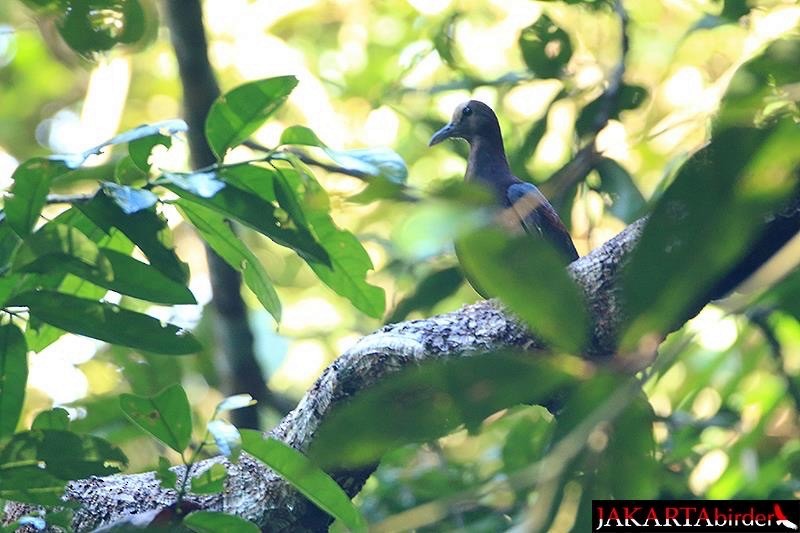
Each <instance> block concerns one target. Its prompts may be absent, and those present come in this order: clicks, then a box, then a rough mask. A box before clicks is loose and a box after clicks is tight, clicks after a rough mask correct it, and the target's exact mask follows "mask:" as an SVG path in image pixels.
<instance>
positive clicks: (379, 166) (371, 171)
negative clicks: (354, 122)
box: [326, 148, 408, 183]
mask: <svg viewBox="0 0 800 533" xmlns="http://www.w3.org/2000/svg"><path fill="white" fill-rule="evenodd" d="M326 153H327V154H328V155H329V156H330V157H331V159H333V160H334V161H336V162H337V163H338V164H340V165H341V166H343V167H344V168H347V169H350V170H355V171H358V172H362V173H363V174H366V175H367V176H372V177H375V178H385V179H387V180H389V181H391V182H393V183H405V182H406V178H408V168H406V163H405V161H403V158H402V157H400V156H399V155H398V154H397V152H395V151H394V150H391V149H389V148H361V149H357V150H332V149H328V150H326Z"/></svg>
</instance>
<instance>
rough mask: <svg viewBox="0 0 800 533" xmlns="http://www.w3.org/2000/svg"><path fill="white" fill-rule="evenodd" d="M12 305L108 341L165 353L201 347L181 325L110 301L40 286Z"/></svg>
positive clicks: (74, 331)
mask: <svg viewBox="0 0 800 533" xmlns="http://www.w3.org/2000/svg"><path fill="white" fill-rule="evenodd" d="M13 305H19V306H25V307H27V308H28V310H29V312H30V314H31V317H33V318H36V319H37V320H41V321H42V322H46V323H48V324H50V325H53V326H55V327H57V328H60V329H63V330H65V331H69V332H71V333H77V334H78V335H85V336H87V337H92V338H94V339H99V340H101V341H106V342H109V343H111V344H120V345H122V346H129V347H131V348H138V349H140V350H146V351H150V352H155V353H161V354H168V355H184V354H189V353H194V352H197V351H199V350H200V348H201V347H200V344H199V343H198V342H197V340H196V339H195V338H194V337H193V336H192V335H191V334H190V333H189V332H188V331H186V330H185V329H182V328H179V327H177V326H175V325H173V324H162V323H161V322H159V321H158V320H156V319H155V318H152V317H150V316H148V315H143V314H141V313H137V312H134V311H129V310H127V309H123V308H121V307H119V306H118V305H114V304H109V303H105V302H97V301H94V300H87V299H84V298H78V297H75V296H70V295H68V294H64V293H60V292H55V291H49V290H41V291H35V292H26V293H23V294H20V295H17V296H15V297H14V299H13Z"/></svg>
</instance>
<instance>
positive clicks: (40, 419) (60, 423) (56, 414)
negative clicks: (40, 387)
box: [31, 407, 69, 430]
mask: <svg viewBox="0 0 800 533" xmlns="http://www.w3.org/2000/svg"><path fill="white" fill-rule="evenodd" d="M31 429H61V430H67V429H69V413H67V410H66V409H62V408H61V407H55V408H53V409H48V410H46V411H42V412H41V413H39V414H37V415H36V418H34V419H33V423H32V424H31Z"/></svg>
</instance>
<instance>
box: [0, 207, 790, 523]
mask: <svg viewBox="0 0 800 533" xmlns="http://www.w3.org/2000/svg"><path fill="white" fill-rule="evenodd" d="M645 223H646V220H645V219H641V220H639V221H637V222H635V223H633V224H631V225H630V226H628V227H627V228H626V229H625V230H623V231H622V232H621V233H620V234H619V235H617V236H616V237H614V238H613V239H611V240H610V241H608V242H607V243H605V244H604V245H603V246H601V247H600V248H598V249H596V250H594V251H593V252H592V253H590V254H589V255H587V256H584V257H582V258H580V259H578V260H577V261H575V262H574V263H572V264H571V265H570V266H569V272H570V274H571V276H572V277H573V279H574V280H575V282H576V283H577V285H578V286H579V287H580V288H581V289H582V291H583V293H584V295H585V297H586V302H587V307H588V309H589V311H590V313H591V316H592V317H593V331H592V338H591V347H590V348H589V350H588V351H587V355H588V356H590V357H594V358H606V359H607V358H609V357H611V356H613V354H614V352H615V346H616V338H617V332H618V329H619V328H620V326H621V325H622V324H624V322H625V320H626V317H625V312H624V309H623V306H622V302H621V298H620V292H621V283H620V281H621V280H620V278H621V272H622V269H623V267H624V265H625V263H626V261H627V259H628V257H629V256H630V254H631V252H632V250H633V249H634V247H635V245H636V243H637V241H638V239H639V237H640V236H641V233H642V230H643V228H644V226H645ZM798 231H800V204H799V203H795V204H793V205H792V206H790V207H789V208H787V209H785V210H784V211H782V212H781V213H779V214H776V215H775V216H774V217H773V218H772V219H771V220H770V221H769V222H767V223H765V224H764V228H763V231H762V232H761V236H760V237H759V238H758V239H757V241H756V242H755V243H754V245H753V246H752V248H751V250H750V252H748V253H747V254H746V255H745V256H744V257H743V258H742V259H741V260H740V261H739V262H738V263H737V264H736V265H734V266H733V267H732V268H731V269H730V270H729V273H728V275H727V276H725V277H724V279H723V280H722V281H721V282H720V283H718V284H717V285H716V287H715V289H716V288H721V287H735V286H736V285H738V284H739V283H741V282H742V281H744V280H745V279H746V278H747V277H749V276H750V275H751V274H752V273H753V272H754V271H755V270H756V269H758V268H759V267H760V266H761V265H763V264H764V263H765V262H766V261H767V260H768V259H769V258H770V257H771V256H772V255H773V253H774V252H775V250H777V249H778V248H780V246H781V244H782V243H784V244H785V243H786V242H788V240H789V239H791V238H792V237H793V236H794V235H795V234H796V233H797V232H798ZM713 292H714V291H708V296H707V297H706V300H705V302H704V303H708V301H710V299H711V297H712V296H713ZM696 311H699V308H697V309H696V310H689V311H687V316H686V317H685V319H684V320H688V319H689V318H691V316H692V315H693V313H696ZM666 333H667V332H664V335H666ZM509 347H516V348H520V347H522V348H525V349H528V350H530V351H531V354H532V355H534V356H535V355H536V354H537V353H541V348H542V344H541V342H539V341H538V340H537V339H536V338H534V337H533V336H532V335H531V334H530V332H529V331H528V330H527V329H526V328H525V327H524V326H523V325H522V324H520V323H519V322H518V321H517V320H516V319H515V318H514V317H512V316H510V315H509V314H507V313H506V312H505V311H504V310H503V308H502V306H500V305H499V304H497V303H496V302H494V301H481V302H479V303H476V304H473V305H469V306H466V307H464V308H462V309H460V310H458V311H455V312H452V313H448V314H444V315H439V316H434V317H431V318H428V319H424V320H414V321H410V322H401V323H398V324H391V325H388V326H385V327H383V328H382V329H380V330H378V331H376V332H374V333H372V334H371V335H367V336H366V337H363V338H362V339H361V340H360V341H359V342H358V343H356V345H355V346H353V347H352V348H351V349H350V350H348V351H347V352H345V353H344V354H342V355H341V356H340V357H339V358H338V359H337V360H336V361H334V363H333V364H331V365H330V366H329V367H328V368H327V369H326V370H325V371H324V372H323V373H322V375H321V376H320V378H319V379H318V380H317V381H316V383H315V384H314V385H313V386H312V388H311V389H309V391H308V392H307V393H306V395H305V396H304V397H303V399H302V400H301V401H300V403H299V404H298V406H297V407H296V408H295V409H294V410H293V411H292V412H290V413H289V414H288V415H286V417H285V418H284V419H283V420H282V421H281V423H280V424H279V425H278V426H277V427H276V428H275V429H273V430H272V431H271V432H270V433H269V435H270V436H271V437H274V438H276V439H279V440H281V441H283V442H285V443H286V444H288V445H290V446H292V447H293V448H295V449H297V450H300V451H302V452H305V451H307V450H308V449H309V448H310V446H311V444H312V443H313V441H314V438H315V435H316V434H317V430H318V429H319V427H320V425H321V424H322V423H323V422H324V421H325V419H326V418H327V417H328V416H329V415H330V413H331V412H332V411H333V410H334V409H335V408H336V407H337V406H338V405H339V404H341V403H342V402H344V401H346V400H347V399H349V398H351V397H353V396H356V395H358V394H359V392H360V391H362V390H364V389H366V388H368V387H369V386H371V385H373V384H375V383H377V382H378V381H380V380H382V379H385V378H386V377H387V376H390V375H392V374H394V373H396V372H398V371H400V370H402V369H404V368H408V367H411V366H414V365H417V364H420V363H422V362H425V361H431V360H442V359H447V358H455V357H464V356H469V355H473V354H479V353H486V352H492V351H500V350H503V349H507V348H509ZM365 423H368V421H365ZM214 463H222V464H224V465H225V467H226V468H227V470H228V479H227V481H226V487H225V490H224V492H223V493H222V494H217V495H211V496H196V495H189V496H188V498H187V502H188V504H189V505H193V506H198V507H200V508H203V509H210V510H221V511H225V512H228V513H232V514H236V515H239V516H242V517H245V518H248V519H250V520H253V521H254V522H256V523H257V524H259V525H260V526H261V527H262V528H263V529H264V530H268V531H269V530H283V531H285V530H290V531H312V530H319V529H321V528H324V527H326V525H327V524H328V523H329V521H330V518H329V517H328V516H327V515H326V514H324V513H323V512H322V511H320V510H319V509H317V508H316V507H315V506H314V505H313V504H311V503H310V502H308V501H307V500H306V499H305V498H304V497H303V496H301V495H300V494H299V493H298V492H297V491H295V490H294V489H293V488H292V487H291V485H289V484H288V483H287V482H286V481H284V480H283V479H282V478H281V477H280V476H278V475H277V474H275V473H274V472H272V471H271V470H270V469H268V468H266V467H265V466H264V465H262V464H261V463H260V462H258V461H257V460H255V459H253V458H252V457H250V456H248V455H246V454H244V455H243V457H242V458H241V459H240V460H239V463H238V464H231V463H229V462H227V461H225V460H224V459H223V458H221V457H216V458H213V459H210V460H207V461H204V462H202V463H200V464H199V465H198V466H197V467H196V469H195V475H197V474H199V473H201V472H203V471H204V470H205V469H207V468H209V467H210V466H211V465H212V464H214ZM176 470H179V471H180V470H181V467H177V468H176ZM371 473H372V468H365V469H363V470H361V471H356V472H346V473H342V474H338V475H337V474H334V477H335V479H336V480H337V482H339V483H340V484H341V486H342V487H343V488H344V490H345V491H346V492H347V493H348V494H349V495H350V496H354V495H355V494H357V493H358V491H359V490H360V489H361V487H362V485H363V483H364V482H365V481H366V479H367V478H368V477H369V475H370V474H371ZM65 499H66V500H68V501H71V502H72V503H75V504H77V505H78V511H77V512H76V514H75V518H74V521H73V526H74V528H75V529H76V530H79V531H82V530H89V529H92V528H96V527H99V526H103V525H108V524H111V523H114V522H116V521H120V520H124V519H125V518H126V517H130V516H131V515H137V514H141V513H144V512H147V511H150V510H153V509H158V508H164V507H166V506H169V505H171V504H173V503H174V501H175V491H173V490H167V489H164V488H163V487H161V486H160V484H159V482H158V481H157V480H156V479H155V476H154V474H153V473H152V472H150V473H143V474H133V475H116V476H109V477H104V478H97V477H92V478H89V479H85V480H79V481H74V482H71V483H69V485H68V486H67V490H66V493H65ZM28 510H29V507H27V506H24V505H19V504H10V505H9V507H8V508H7V516H6V520H7V521H9V522H10V521H13V520H14V519H16V518H17V517H19V516H22V515H23V514H24V513H25V512H27V511H28Z"/></svg>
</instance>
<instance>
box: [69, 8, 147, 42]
mask: <svg viewBox="0 0 800 533" xmlns="http://www.w3.org/2000/svg"><path fill="white" fill-rule="evenodd" d="M145 29H146V23H145V12H144V9H143V8H142V6H141V4H140V3H139V1H138V0H125V1H124V2H113V3H110V2H102V1H100V0H90V1H83V2H70V3H69V8H68V9H66V10H64V11H63V16H62V18H61V20H60V21H59V23H58V32H59V33H60V34H61V36H62V37H63V38H64V41H65V42H66V43H67V44H68V45H69V47H70V48H72V49H73V50H75V51H76V52H78V53H79V54H83V55H91V54H93V53H95V52H103V51H106V50H110V49H111V48H112V47H113V46H114V45H116V44H120V43H124V44H133V43H135V42H137V41H139V40H141V39H142V38H143V37H144V36H145Z"/></svg>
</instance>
